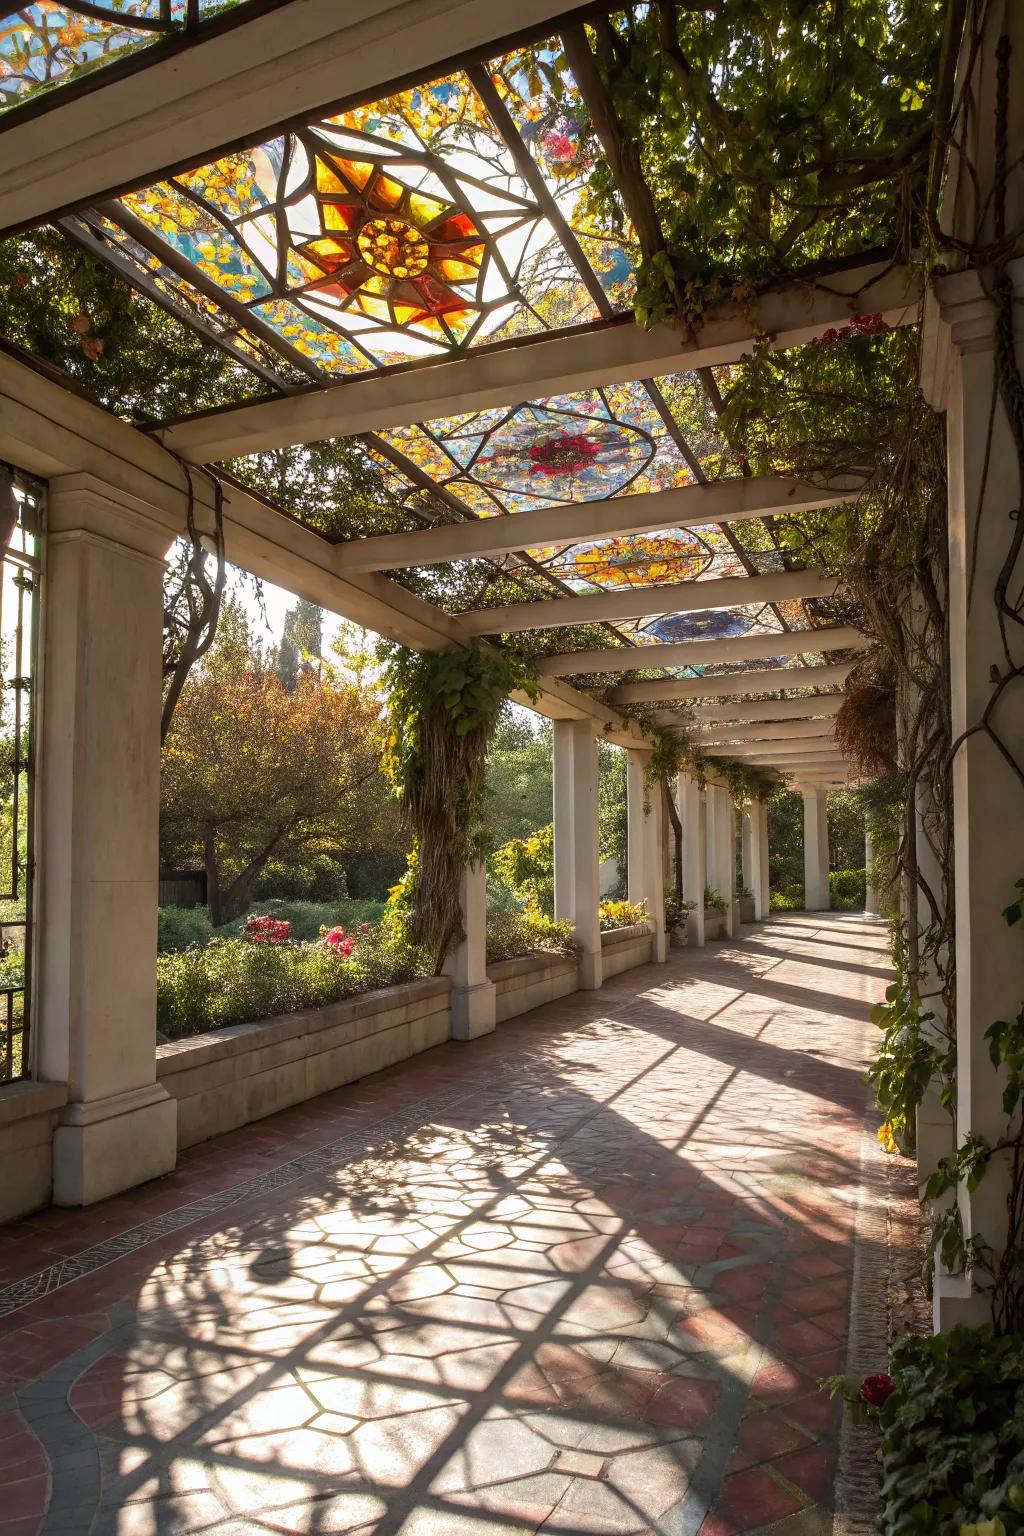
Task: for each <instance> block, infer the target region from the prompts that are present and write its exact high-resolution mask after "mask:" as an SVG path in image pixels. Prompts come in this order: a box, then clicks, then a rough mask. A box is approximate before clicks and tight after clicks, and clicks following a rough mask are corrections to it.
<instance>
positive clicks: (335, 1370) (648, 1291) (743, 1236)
mask: <svg viewBox="0 0 1024 1536" xmlns="http://www.w3.org/2000/svg"><path fill="white" fill-rule="evenodd" d="M745 934H746V935H747V936H746V937H744V939H743V941H742V942H741V943H738V944H734V945H730V944H717V945H713V946H709V948H708V949H707V950H706V951H703V952H699V951H692V950H691V951H682V952H673V955H672V959H671V961H670V963H669V965H668V966H663V967H649V968H646V969H644V970H640V971H633V972H630V973H627V974H625V975H623V976H621V977H618V978H616V979H615V980H614V981H612V982H611V983H609V984H608V986H607V987H606V988H605V989H604V990H603V991H602V992H600V993H596V994H595V993H591V994H586V993H581V994H578V995H577V996H575V997H572V998H568V999H566V1000H565V1001H563V1002H560V1003H556V1004H552V1005H551V1006H549V1007H548V1008H545V1009H542V1010H540V1011H538V1012H537V1013H534V1014H532V1015H528V1016H527V1017H526V1018H524V1019H521V1020H518V1021H516V1022H514V1023H510V1024H506V1025H503V1026H501V1028H500V1029H499V1031H498V1033H497V1035H494V1036H491V1037H490V1038H488V1039H487V1040H483V1041H478V1042H476V1043H475V1044H473V1045H470V1046H465V1045H463V1046H460V1045H448V1046H444V1047H442V1048H441V1049H439V1050H436V1051H433V1052H430V1053H429V1054H428V1055H426V1056H423V1057H420V1058H419V1059H418V1060H415V1061H412V1062H409V1063H407V1064H405V1065H404V1066H401V1067H397V1068H395V1069H393V1070H392V1071H390V1072H388V1073H384V1074H381V1075H380V1076H379V1077H377V1078H375V1079H372V1080H370V1081H368V1082H366V1083H362V1084H356V1085H353V1086H352V1087H349V1088H346V1089H342V1090H340V1091H338V1092H336V1093H333V1094H329V1095H327V1096H325V1097H324V1098H322V1099H319V1100H317V1101H315V1102H314V1103H311V1104H308V1105H304V1106H302V1107H301V1108H300V1109H297V1110H294V1111H290V1112H288V1113H286V1114H283V1115H279V1116H276V1117H275V1118H274V1119H273V1120H269V1121H264V1122H262V1123H261V1124H259V1125H255V1126H250V1127H248V1128H247V1129H245V1130H243V1131H239V1132H236V1133H235V1134H234V1135H232V1136H229V1137H225V1138H223V1139H222V1140H220V1141H218V1142H211V1143H208V1144H206V1145H205V1146H203V1147H199V1148H196V1149H194V1150H193V1151H192V1152H190V1153H188V1154H186V1155H185V1157H184V1158H183V1160H182V1165H181V1167H180V1168H179V1170H178V1171H177V1172H176V1173H175V1174H174V1175H173V1176H171V1177H170V1178H168V1179H165V1180H161V1181H159V1182H158V1183H156V1184H154V1185H151V1186H148V1187H147V1188H146V1189H144V1190H141V1191H137V1192H135V1193H134V1194H133V1195H129V1196H123V1197H120V1198H119V1199H116V1200H111V1201H108V1202H106V1204H104V1205H102V1206H99V1207H95V1208H93V1209H92V1210H90V1211H87V1212H70V1211H64V1212H61V1211H52V1212H47V1213H45V1214H44V1215H41V1216H38V1217H34V1218H32V1219H30V1220H28V1221H24V1222H21V1223H20V1224H18V1225H17V1226H15V1227H12V1228H9V1229H6V1230H5V1231H4V1232H2V1233H0V1536H35V1533H36V1532H37V1531H39V1530H42V1531H44V1532H47V1533H49V1532H61V1533H67V1536H72V1533H78V1532H80V1533H82V1536H86V1533H92V1536H107V1533H111V1532H118V1533H122V1536H147V1533H151V1532H160V1533H164V1532H168V1533H169V1532H174V1533H182V1536H184V1533H193V1532H200V1531H202V1532H214V1533H216V1536H238V1533H241V1532H243V1531H257V1532H284V1533H289V1532H299V1533H310V1536H313V1533H317V1536H319V1533H325V1536H326V1533H330V1532H342V1531H360V1532H364V1533H366V1536H393V1533H394V1536H397V1533H401V1536H427V1533H431V1536H434V1533H436V1536H441V1533H444V1536H511V1533H522V1532H529V1531H537V1530H541V1531H544V1532H546V1533H561V1536H597V1533H602V1532H618V1533H625V1532H656V1533H664V1536H697V1533H698V1532H700V1533H701V1536H730V1533H733V1532H739V1531H751V1530H761V1529H762V1528H770V1529H771V1530H772V1531H778V1532H779V1533H780V1536H781V1533H786V1536H817V1533H821V1532H826V1531H829V1530H831V1518H830V1516H829V1515H828V1513H827V1512H828V1509H829V1506H830V1501H831V1490H832V1483H833V1477H834V1468H835V1460H836V1440H837V1414H836V1410H835V1408H834V1407H833V1405H832V1404H830V1402H829V1401H828V1400H827V1399H826V1398H825V1397H824V1396H823V1395H822V1394H821V1393H820V1392H819V1391H818V1390H817V1388H816V1378H817V1377H818V1376H819V1375H821V1374H822V1373H825V1372H831V1371H834V1370H839V1369H841V1368H842V1367H843V1364H844V1350H845V1338H846V1331H847V1320H848V1290H849V1281H850V1274H851V1267H852V1256H853V1227H854V1220H855V1214H856V1201H857V1190H858V1167H859V1163H858V1159H859V1149H860V1133H861V1126H862V1120H863V1114H864V1105H865V1090H864V1087H863V1084H862V1082H861V1079H860V1072H861V1070H862V1068H863V1065H864V1062H865V1059H866V1055H867V1050H868V1047H869V1043H870V1037H871V1035H872V1034H873V1031H872V1029H871V1026H870V1025H869V1024H868V1023H867V1012H868V1004H869V1003H870V1001H872V1000H874V998H875V997H877V996H879V995H880V993H881V990H882V988H883V987H884V985H885V980H886V964H885V948H884V932H883V929H882V927H881V926H880V925H879V924H878V923H876V922H874V921H872V920H871V919H867V918H863V917H861V916H859V915H850V916H833V917H823V918H821V919H815V918H811V917H809V916H803V915H792V916H789V917H787V918H785V919H784V920H779V921H776V922H773V923H771V924H766V925H764V926H760V927H758V928H756V929H747V930H745ZM97 1245H102V1246H100V1247H97ZM76 1275H77V1277H78V1278H74V1277H75V1276H76ZM27 1298H32V1299H27ZM4 1312H6V1315H3V1314H4Z"/></svg>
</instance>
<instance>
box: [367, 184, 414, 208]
mask: <svg viewBox="0 0 1024 1536" xmlns="http://www.w3.org/2000/svg"><path fill="white" fill-rule="evenodd" d="M405 192H406V188H405V187H403V186H402V184H401V182H400V181H392V180H391V177H390V176H379V177H378V178H377V180H376V181H375V182H374V184H373V190H372V191H371V192H370V200H371V202H373V203H376V204H378V205H379V206H380V207H382V208H397V207H398V205H399V203H400V202H401V201H402V198H403V197H404V196H405Z"/></svg>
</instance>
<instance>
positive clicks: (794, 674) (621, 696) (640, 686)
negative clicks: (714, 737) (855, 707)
mask: <svg viewBox="0 0 1024 1536" xmlns="http://www.w3.org/2000/svg"><path fill="white" fill-rule="evenodd" d="M854 665H855V663H854V662H852V661H842V662H836V663H834V664H833V665H831V666H824V665H822V666H817V667H763V668H760V669H757V670H755V671H752V672H722V673H718V674H716V675H714V676H712V677H680V678H665V679H664V680H660V679H656V680H654V681H652V682H649V683H622V684H620V685H619V687H618V688H613V689H612V691H611V692H610V693H609V695H608V697H609V699H610V700H611V701H612V702H613V703H615V704H646V703H651V704H660V703H666V702H667V701H668V700H670V699H678V700H679V701H680V702H684V701H685V700H687V699H739V698H742V697H743V696H744V695H745V694H770V693H776V692H779V691H781V690H782V689H794V688H830V687H833V686H835V685H836V684H839V683H845V681H846V679H847V678H848V677H849V675H850V673H851V671H852V670H853V667H854ZM725 707H728V706H725ZM727 718H728V719H736V718H738V717H737V716H735V715H730V716H728V717H727Z"/></svg>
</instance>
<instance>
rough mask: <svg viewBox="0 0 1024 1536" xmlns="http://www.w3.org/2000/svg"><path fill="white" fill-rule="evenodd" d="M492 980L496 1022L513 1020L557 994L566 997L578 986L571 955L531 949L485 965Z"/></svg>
mask: <svg viewBox="0 0 1024 1536" xmlns="http://www.w3.org/2000/svg"><path fill="white" fill-rule="evenodd" d="M487 975H488V976H489V978H490V980H491V981H493V983H494V991H495V999H494V1003H495V1013H496V1016H497V1020H498V1023H499V1024H501V1023H502V1022H503V1020H505V1019H514V1018H515V1017H516V1016H517V1015H518V1014H520V1013H529V1011H530V1009H531V1008H541V1007H543V1005H544V1004H545V1003H553V1002H554V1001H555V999H556V998H558V997H568V995H569V993H570V992H575V991H576V990H577V988H578V987H579V969H578V967H577V965H576V958H575V956H574V955H552V954H547V953H545V951H544V950H535V951H534V952H533V954H530V955H520V956H519V957H518V958H517V959H515V960H499V961H498V962H497V963H496V964H495V965H489V966H488V967H487Z"/></svg>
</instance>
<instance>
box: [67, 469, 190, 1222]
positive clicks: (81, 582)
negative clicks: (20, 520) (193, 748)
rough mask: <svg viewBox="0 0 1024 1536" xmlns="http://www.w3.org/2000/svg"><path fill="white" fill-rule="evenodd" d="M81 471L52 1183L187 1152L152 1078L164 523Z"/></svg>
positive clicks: (123, 1181)
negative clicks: (60, 1085)
mask: <svg viewBox="0 0 1024 1536" xmlns="http://www.w3.org/2000/svg"><path fill="white" fill-rule="evenodd" d="M113 494H114V493H111V495H110V496H108V495H107V494H106V493H105V489H104V488H103V487H102V486H101V485H100V484H99V483H98V482H96V481H93V480H91V479H89V478H88V477H84V476H75V477H67V478H66V479H57V480H55V481H53V482H51V487H50V496H49V500H48V525H49V532H48V535H47V540H46V596H45V607H44V615H45V618H44V630H43V669H42V687H41V699H40V702H41V716H42V718H41V729H40V736H39V747H40V751H39V780H38V782H39V866H38V875H37V879H38V900H39V909H38V910H39V926H38V934H39V975H38V992H37V998H38V1034H37V1039H38V1069H39V1074H40V1076H41V1077H42V1078H44V1079H50V1080H56V1081H60V1082H66V1083H67V1085H68V1103H67V1107H66V1108H65V1110H64V1111H63V1112H62V1114H61V1117H60V1123H59V1125H58V1128H57V1131H56V1134H55V1137H54V1200H55V1202H56V1203H57V1204H58V1205H89V1204H91V1203H92V1202H93V1201H95V1200H102V1199H104V1198H105V1197H106V1196H107V1195H112V1194H116V1193H117V1191H118V1190H122V1189H128V1188H130V1187H131V1186H132V1185H135V1184H141V1183H143V1182H144V1181H145V1180H146V1179H152V1178H155V1177H156V1176H157V1175H158V1174H162V1173H167V1172H169V1171H170V1169H172V1168H173V1167H174V1163H175V1158H176V1153H177V1142H176V1121H177V1105H176V1104H175V1101H174V1100H173V1099H172V1098H171V1097H170V1096H169V1095H168V1094H167V1092H166V1091H165V1090H164V1089H163V1088H161V1087H160V1086H159V1085H158V1083H157V1081H156V938H157V901H158V885H157V875H158V863H159V853H158V834H159V813H160V705H161V656H162V624H163V574H164V560H163V557H164V554H165V553H166V550H167V547H168V542H169V541H168V538H167V536H166V534H165V533H162V532H161V531H160V529H159V528H158V527H157V526H156V525H154V524H150V523H147V522H146V521H145V519H144V517H143V516H142V515H140V514H139V512H138V511H137V510H135V509H133V508H130V507H127V506H125V505H123V504H121V503H119V502H118V501H116V500H115V499H112V498H113Z"/></svg>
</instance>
